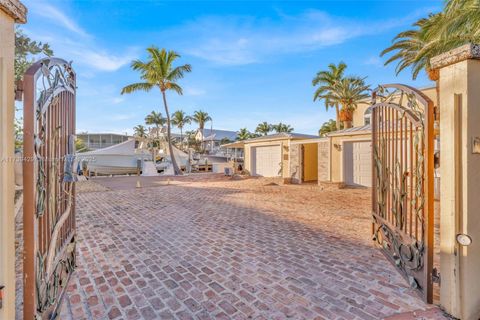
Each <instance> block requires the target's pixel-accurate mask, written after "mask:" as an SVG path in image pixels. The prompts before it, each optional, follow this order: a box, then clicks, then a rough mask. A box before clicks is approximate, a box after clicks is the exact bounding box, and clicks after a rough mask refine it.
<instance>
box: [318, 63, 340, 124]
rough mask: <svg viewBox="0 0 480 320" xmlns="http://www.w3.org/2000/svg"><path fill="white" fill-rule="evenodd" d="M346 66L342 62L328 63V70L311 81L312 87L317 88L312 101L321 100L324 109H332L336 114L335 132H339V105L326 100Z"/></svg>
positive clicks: (319, 73)
mask: <svg viewBox="0 0 480 320" xmlns="http://www.w3.org/2000/svg"><path fill="white" fill-rule="evenodd" d="M346 68H347V65H346V64H345V63H344V62H340V63H339V64H338V65H335V64H334V63H330V64H329V65H328V70H325V71H319V72H318V73H317V75H316V76H315V78H313V80H312V85H313V86H314V87H315V86H319V87H318V89H317V90H315V93H314V95H313V101H316V100H320V99H323V100H324V102H325V108H326V109H327V110H328V109H329V108H332V107H334V108H335V112H336V119H337V121H336V123H337V130H340V110H339V105H338V104H336V103H335V102H333V101H330V100H329V99H328V96H329V94H330V93H332V91H333V90H334V86H335V84H336V83H337V82H338V81H340V80H341V79H342V78H343V76H344V73H345V69H346Z"/></svg>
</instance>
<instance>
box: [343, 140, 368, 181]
mask: <svg viewBox="0 0 480 320" xmlns="http://www.w3.org/2000/svg"><path fill="white" fill-rule="evenodd" d="M344 147H345V148H344V150H345V153H344V164H345V167H344V174H345V183H346V184H348V185H354V186H364V187H371V186H372V144H371V142H370V141H365V142H349V143H345V144H344Z"/></svg>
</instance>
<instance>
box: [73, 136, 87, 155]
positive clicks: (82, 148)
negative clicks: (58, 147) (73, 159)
mask: <svg viewBox="0 0 480 320" xmlns="http://www.w3.org/2000/svg"><path fill="white" fill-rule="evenodd" d="M75 151H76V152H78V153H82V152H87V151H88V148H87V145H86V144H85V142H84V141H83V140H82V139H80V138H76V139H75Z"/></svg>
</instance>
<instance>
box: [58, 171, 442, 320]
mask: <svg viewBox="0 0 480 320" xmlns="http://www.w3.org/2000/svg"><path fill="white" fill-rule="evenodd" d="M122 179H123V180H122ZM96 181H97V182H100V183H101V184H103V185H105V186H107V187H110V188H111V189H113V190H108V191H97V192H80V193H79V194H78V197H77V215H78V240H79V242H78V269H77V271H76V273H75V274H74V277H73V279H72V281H71V283H70V285H69V288H68V292H67V295H66V299H65V302H64V304H63V306H62V311H61V315H62V318H63V319H69V318H70V319H104V318H118V319H170V318H178V319H192V318H195V319H197V318H198V319H211V318H216V319H285V318H292V319H316V318H318V319H380V318H384V317H387V316H391V315H395V314H401V313H404V312H410V311H413V310H418V309H425V308H427V306H426V305H424V304H423V303H422V302H421V301H420V300H419V299H418V298H417V297H416V295H415V293H414V292H413V291H412V290H411V289H409V287H408V285H407V283H406V282H405V281H404V280H403V279H402V277H401V276H400V275H399V274H398V273H397V271H396V270H395V269H394V267H392V266H391V265H390V264H389V263H387V262H386V260H385V259H384V257H383V256H382V254H381V253H380V252H379V251H378V250H377V249H375V248H373V247H372V243H371V240H370V233H369V232H370V214H369V201H370V198H369V191H368V190H361V189H342V190H338V189H332V190H327V189H325V190H322V189H321V188H320V187H317V186H309V185H304V186H279V185H275V184H273V183H270V181H267V180H263V179H247V180H231V179H229V178H225V177H221V176H218V175H205V176H203V177H202V178H191V177H185V178H178V179H175V180H172V181H170V182H167V181H165V179H159V178H149V179H147V178H143V182H142V183H143V186H144V187H143V188H141V189H136V188H135V187H134V186H135V181H136V180H135V178H113V179H112V178H103V179H100V178H99V179H97V180H96ZM79 189H85V186H83V187H82V186H79ZM94 189H97V188H94ZM438 316H439V317H440V315H438ZM400 318H402V317H400Z"/></svg>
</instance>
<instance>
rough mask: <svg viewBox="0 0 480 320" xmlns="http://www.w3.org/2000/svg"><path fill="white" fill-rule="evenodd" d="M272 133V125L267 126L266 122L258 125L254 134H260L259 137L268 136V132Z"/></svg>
mask: <svg viewBox="0 0 480 320" xmlns="http://www.w3.org/2000/svg"><path fill="white" fill-rule="evenodd" d="M271 131H272V125H271V124H268V123H267V122H266V121H264V122H262V123H259V124H258V126H257V128H256V129H255V132H256V133H258V134H260V135H264V136H266V135H268V133H269V132H271Z"/></svg>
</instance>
